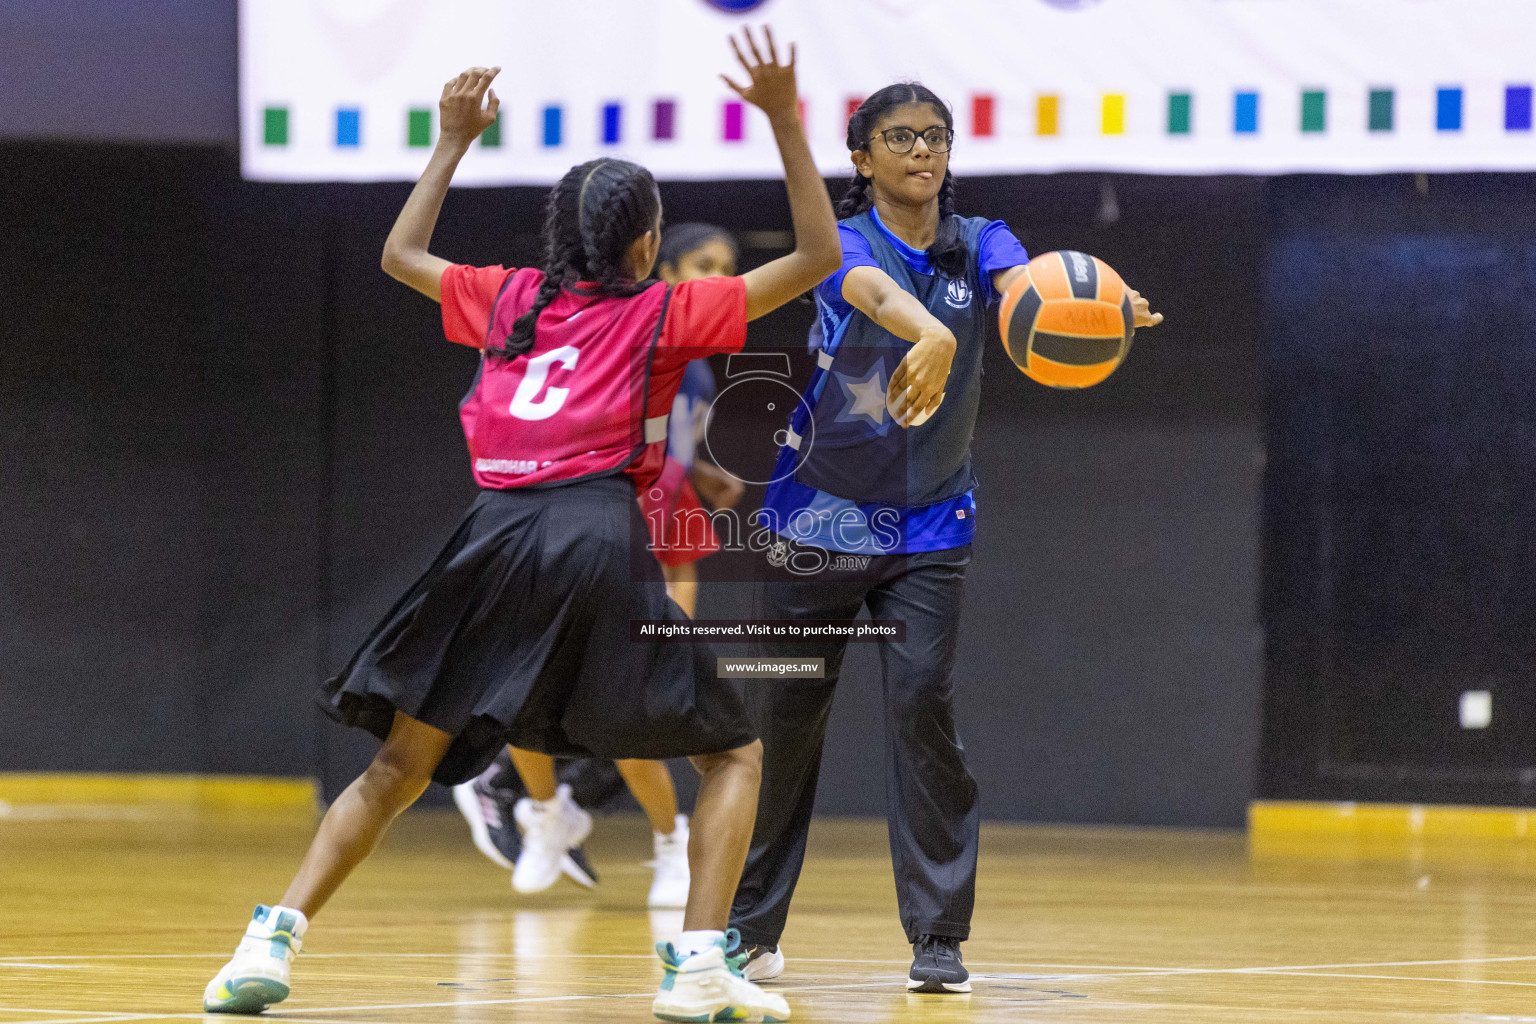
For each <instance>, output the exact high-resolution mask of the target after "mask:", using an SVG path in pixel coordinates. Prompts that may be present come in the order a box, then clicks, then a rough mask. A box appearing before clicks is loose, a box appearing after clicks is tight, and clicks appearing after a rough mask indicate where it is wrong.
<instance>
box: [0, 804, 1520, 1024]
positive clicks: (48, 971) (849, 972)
mask: <svg viewBox="0 0 1536 1024" xmlns="http://www.w3.org/2000/svg"><path fill="white" fill-rule="evenodd" d="M313 825H314V819H313V818H312V817H311V816H310V815H308V814H307V813H297V814H296V813H294V812H292V811H289V812H277V811H265V812H251V811H247V812H242V813H233V812H229V811H223V812H209V811H204V812H202V813H198V812H194V811H192V810H188V809H185V808H177V807H154V806H147V807H146V806H139V807H132V806H112V805H98V806H90V805H85V806H65V805H55V806H16V807H11V808H9V809H7V808H6V807H4V805H0V1024H23V1022H28V1024H30V1022H37V1024H102V1022H107V1021H169V1020H189V1019H199V1018H201V1017H202V1016H203V1015H202V1014H201V1013H199V1012H198V1011H199V1009H200V1005H201V1004H200V997H201V993H202V989H203V985H204V983H205V982H206V980H207V979H208V977H209V976H210V975H211V974H212V973H213V972H214V971H215V970H216V969H217V968H218V967H219V966H220V964H222V963H223V961H224V959H225V958H226V957H227V956H228V955H229V953H230V952H231V951H232V950H233V948H234V946H235V943H236V942H237V941H238V939H239V936H240V932H241V930H242V928H243V927H244V923H245V920H246V918H247V917H248V915H249V914H250V912H251V908H252V906H253V905H254V904H255V903H257V902H258V901H261V900H273V899H276V898H277V896H278V895H279V894H280V893H281V892H282V889H283V886H284V883H285V882H286V880H287V878H288V875H289V873H290V872H291V870H292V869H293V867H294V866H295V865H296V864H297V862H298V858H299V856H300V854H301V852H302V850H303V848H304V845H305V843H306V842H307V840H308V838H309V836H310V834H311V831H312V828H313ZM648 839H649V837H648V835H647V834H646V831H645V827H644V823H643V822H642V821H641V820H640V819H638V818H607V819H599V822H598V828H597V830H596V834H595V835H594V838H593V840H592V842H591V843H590V844H589V850H590V852H591V854H592V857H593V860H594V862H595V864H596V866H597V868H598V870H599V872H600V873H601V874H602V883H603V884H602V886H601V887H600V888H599V890H598V891H597V892H596V893H587V892H585V891H582V890H578V889H577V888H575V887H574V886H572V885H570V884H569V883H562V884H561V886H560V887H559V888H557V889H556V890H554V891H552V892H550V893H548V894H544V895H542V896H539V897H534V898H519V897H517V896H515V894H513V893H512V891H511V889H510V887H509V885H508V882H507V875H506V873H505V872H503V871H500V870H498V869H497V868H495V867H494V866H492V865H491V864H490V863H489V862H487V861H486V860H484V859H483V858H482V857H481V856H480V855H479V854H478V853H476V852H475V850H474V849H473V847H472V846H471V845H470V843H469V838H468V832H467V830H466V828H465V826H464V825H463V823H462V822H461V821H460V820H459V819H458V817H457V816H456V815H454V814H453V813H452V812H438V811H422V812H413V813H411V814H408V815H406V817H405V818H404V819H402V821H401V822H400V824H399V825H398V826H397V827H396V829H395V831H394V832H392V833H391V835H390V836H389V838H388V839H387V840H386V842H385V845H384V846H383V848H381V850H380V851H379V853H378V854H376V855H375V856H374V858H373V859H372V860H370V861H369V862H368V863H366V864H365V865H364V866H363V868H362V869H361V870H360V871H359V872H358V874H357V875H356V876H355V877H354V878H353V879H352V881H351V882H350V883H349V884H348V885H347V886H346V887H345V888H343V889H342V891H341V893H340V895H339V896H338V897H337V898H336V900H335V902H334V903H333V904H332V905H331V906H330V907H328V908H327V909H326V911H325V913H324V914H322V915H321V916H320V918H319V919H318V921H316V923H315V924H314V925H313V926H312V927H311V930H310V933H309V939H308V942H307V946H306V950H305V952H304V953H303V954H302V955H301V956H300V957H299V960H298V963H297V964H296V967H295V971H294V995H293V996H292V997H291V998H290V999H289V1000H288V1002H286V1003H284V1004H282V1005H281V1006H279V1007H277V1008H274V1010H272V1011H269V1012H268V1014H267V1016H268V1017H269V1018H273V1019H279V1020H285V1021H299V1022H325V1024H369V1022H381V1024H408V1022H409V1024H415V1022H447V1021H454V1022H467V1024H474V1022H480V1021H486V1022H491V1021H495V1022H505V1021H511V1020H516V1021H584V1022H585V1021H592V1020H607V1019H616V1020H632V1021H645V1020H649V1019H651V1017H650V999H651V995H652V993H653V992H654V989H655V985H656V982H657V979H658V977H659V975H660V970H659V967H658V964H657V961H656V959H655V957H654V956H653V955H652V954H651V953H650V952H649V949H650V945H651V943H652V941H653V935H660V936H662V937H667V935H668V933H669V932H670V931H671V930H673V929H676V928H677V927H678V926H679V924H680V917H679V915H677V914H676V913H671V914H667V913H663V914H658V915H655V916H652V915H648V914H647V913H646V912H645V911H644V909H643V908H642V904H643V900H644V894H645V889H646V886H647V884H648V881H649V870H648V869H647V868H645V867H644V866H643V864H642V861H643V860H644V858H645V856H646V853H647V848H648V846H649V843H648ZM1532 848H1533V847H1531V846H1529V845H1526V844H1523V843H1503V844H1498V845H1488V846H1469V845H1462V846H1456V845H1432V846H1426V845H1423V844H1422V843H1410V842H1409V841H1407V840H1401V841H1386V842H1383V843H1381V844H1380V845H1378V846H1374V847H1373V846H1363V845H1361V844H1360V842H1359V841H1352V840H1350V839H1348V838H1343V839H1333V840H1322V841H1316V842H1304V843H1301V844H1299V845H1293V846H1289V847H1286V848H1275V849H1250V847H1249V844H1248V841H1247V839H1246V837H1245V836H1244V835H1242V834H1240V833H1216V832H1213V833H1198V832H1173V831H1160V830H1132V829H1080V828H1070V829H1068V828H1036V827H1020V826H991V827H987V828H986V829H985V830H984V832H983V836H982V862H981V873H980V884H979V892H978V899H977V912H976V923H975V931H974V934H973V936H972V939H971V941H970V942H969V943H967V944H966V946H965V953H966V960H967V962H968V964H969V966H970V968H971V971H972V977H973V979H974V984H975V991H974V993H972V994H971V995H970V996H948V997H945V996H909V995H907V993H906V992H905V990H904V988H903V985H902V981H903V976H904V973H905V970H906V967H907V964H908V960H909V950H908V948H907V946H906V945H905V944H904V941H903V937H902V934H901V931H900V928H899V926H898V924H897V920H896V900H895V891H894V887H893V883H892V880H891V869H890V863H889V860H888V856H887V853H886V847H885V828H884V824H883V823H881V822H871V821H819V822H818V823H817V827H816V830H815V831H814V832H813V835H812V844H811V854H810V858H809V862H808V866H807V869H806V872H805V876H804V879H803V881H802V884H801V887H800V892H799V895H798V897H797V900H796V904H795V907H794V910H793V912H792V914H791V918H790V925H789V931H788V933H787V935H786V936H785V941H784V946H785V950H786V952H787V954H788V957H789V971H788V973H786V975H785V976H784V977H783V978H782V979H781V980H780V981H779V982H777V983H775V987H776V988H777V989H778V990H779V991H781V992H783V993H784V994H785V996H786V997H787V998H788V1000H789V1002H790V1006H791V1007H792V1009H793V1012H794V1019H795V1020H796V1021H800V1022H806V1024H809V1022H839V1024H847V1022H861V1021H868V1022H914V1024H915V1022H929V1021H933V1022H944V1024H962V1022H976V1024H981V1022H994V1021H1010V1022H1013V1021H1048V1022H1061V1024H1141V1022H1146V1024H1152V1022H1158V1024H1162V1022H1167V1024H1175V1022H1177V1024H1200V1022H1211V1021H1221V1022H1243V1024H1268V1022H1280V1021H1285V1022H1293V1021H1294V1022H1308V1024H1310V1022H1318V1024H1325V1022H1326V1024H1354V1022H1366V1021H1369V1022H1383V1024H1390V1022H1409V1021H1444V1022H1456V1024H1469V1022H1484V1021H1488V1022H1495V1021H1497V1022H1510V1021H1532V1022H1536V887H1533V885H1532V882H1533V874H1536V871H1533V867H1536V865H1533V858H1532V857H1531V850H1532ZM208 1019H209V1020H216V1021H226V1022H227V1021H228V1020H229V1018H227V1017H209V1018H208Z"/></svg>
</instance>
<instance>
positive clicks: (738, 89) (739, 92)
mask: <svg viewBox="0 0 1536 1024" xmlns="http://www.w3.org/2000/svg"><path fill="white" fill-rule="evenodd" d="M720 81H722V82H724V83H725V84H726V85H728V86H730V88H731V91H732V92H734V93H735V94H736V95H737V96H740V97H741V98H742V99H746V98H747V91H746V90H745V89H743V88H742V87H741V86H739V85H737V84H736V83H735V82H733V81H731V80H730V79H729V78H726V77H725V76H724V75H721V76H720Z"/></svg>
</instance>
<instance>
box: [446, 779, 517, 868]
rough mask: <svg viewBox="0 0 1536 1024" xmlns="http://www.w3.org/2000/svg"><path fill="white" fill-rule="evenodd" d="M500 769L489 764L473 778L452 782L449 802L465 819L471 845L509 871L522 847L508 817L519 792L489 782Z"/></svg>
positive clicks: (515, 823) (513, 823)
mask: <svg viewBox="0 0 1536 1024" xmlns="http://www.w3.org/2000/svg"><path fill="white" fill-rule="evenodd" d="M501 770H502V769H501V766H500V765H497V764H492V765H491V766H490V767H489V768H487V769H486V770H485V771H484V772H483V773H481V774H480V775H477V776H476V777H475V778H473V779H470V780H469V781H468V782H461V783H460V784H459V785H457V786H454V787H453V802H454V805H455V806H456V807H458V809H459V813H460V814H462V815H464V820H465V821H467V822H469V834H470V837H471V838H473V839H474V841H475V849H477V850H479V851H480V852H481V853H483V854H485V855H486V856H487V857H489V858H490V859H491V860H492V861H493V862H494V863H496V864H498V865H500V866H501V867H504V868H506V869H507V870H508V871H511V870H512V869H513V868H514V867H515V866H516V865H517V855H518V854H519V853H521V852H522V851H523V834H522V833H521V832H519V831H518V830H517V822H516V821H515V820H514V819H513V817H512V808H513V807H514V806H515V805H516V804H517V800H518V796H520V795H521V794H514V793H513V791H511V790H507V789H500V788H497V787H496V786H493V785H491V779H492V778H493V777H494V776H495V775H496V774H499V773H500V772H501Z"/></svg>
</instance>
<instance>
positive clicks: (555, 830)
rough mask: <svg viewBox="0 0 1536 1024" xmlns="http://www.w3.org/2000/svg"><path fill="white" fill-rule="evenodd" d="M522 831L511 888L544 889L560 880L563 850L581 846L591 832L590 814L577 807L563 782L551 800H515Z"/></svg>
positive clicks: (536, 890) (522, 889) (568, 788)
mask: <svg viewBox="0 0 1536 1024" xmlns="http://www.w3.org/2000/svg"><path fill="white" fill-rule="evenodd" d="M512 813H513V817H515V818H516V819H517V826H518V828H520V829H522V830H523V849H522V852H521V853H519V854H518V856H517V866H516V867H514V868H513V869H512V888H514V889H516V890H517V891H518V892H543V891H544V890H545V889H548V888H549V887H550V886H552V885H554V884H555V883H556V882H557V881H559V879H560V871H561V862H562V860H563V859H564V858H565V855H566V851H567V850H569V849H570V848H571V847H573V846H580V845H581V844H582V842H583V841H584V840H585V839H586V838H587V836H588V835H589V834H590V833H591V832H592V815H590V814H588V813H587V812H586V811H584V810H582V809H581V808H580V807H577V806H576V802H575V801H574V800H572V799H571V787H570V786H566V785H562V786H560V787H559V788H558V789H556V790H555V795H554V798H553V799H551V800H544V801H539V800H531V799H529V798H528V797H524V798H523V799H521V800H519V801H518V802H517V807H516V808H514V809H513V812H512Z"/></svg>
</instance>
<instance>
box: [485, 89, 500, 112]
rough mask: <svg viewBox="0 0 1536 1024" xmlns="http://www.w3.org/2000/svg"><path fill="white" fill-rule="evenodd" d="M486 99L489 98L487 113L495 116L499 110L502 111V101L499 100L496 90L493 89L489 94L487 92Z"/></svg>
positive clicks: (486, 106) (486, 107)
mask: <svg viewBox="0 0 1536 1024" xmlns="http://www.w3.org/2000/svg"><path fill="white" fill-rule="evenodd" d="M486 98H487V103H486V105H485V112H486V113H487V114H492V115H494V114H495V113H496V111H497V110H499V109H501V100H499V99H497V97H496V90H495V89H492V90H490V91H489V92H487V93H486Z"/></svg>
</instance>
